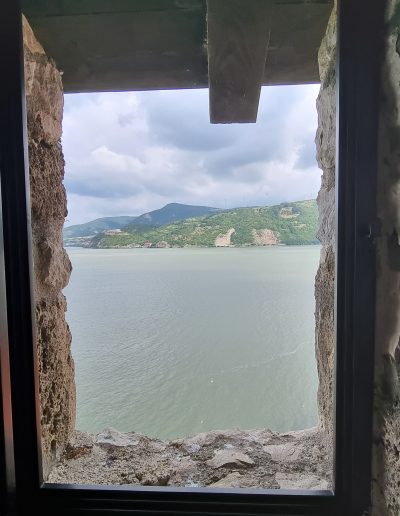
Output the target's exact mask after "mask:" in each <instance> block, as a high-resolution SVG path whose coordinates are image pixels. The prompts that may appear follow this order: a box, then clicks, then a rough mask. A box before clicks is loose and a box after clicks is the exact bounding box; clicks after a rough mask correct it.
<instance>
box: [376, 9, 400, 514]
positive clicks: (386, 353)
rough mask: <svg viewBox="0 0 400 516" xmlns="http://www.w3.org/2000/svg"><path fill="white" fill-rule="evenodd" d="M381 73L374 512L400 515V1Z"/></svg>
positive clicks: (390, 14) (390, 19) (390, 15)
mask: <svg viewBox="0 0 400 516" xmlns="http://www.w3.org/2000/svg"><path fill="white" fill-rule="evenodd" d="M385 38H386V41H385V55H384V61H383V66H382V72H381V94H380V117H379V147H378V192H377V209H378V218H379V220H380V223H381V235H380V237H379V238H377V283H376V287H377V298H376V359H375V365H376V369H375V407H374V409H375V410H374V412H375V419H374V449H373V491H372V494H373V514H374V515H375V516H385V515H389V516H397V515H398V514H400V497H399V486H400V386H399V373H400V358H399V352H398V351H399V339H400V88H399V81H400V1H399V0H389V2H388V8H387V13H386V36H385Z"/></svg>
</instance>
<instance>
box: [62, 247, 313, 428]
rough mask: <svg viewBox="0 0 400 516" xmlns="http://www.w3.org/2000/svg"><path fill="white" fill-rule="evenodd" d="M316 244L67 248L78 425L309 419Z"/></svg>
mask: <svg viewBox="0 0 400 516" xmlns="http://www.w3.org/2000/svg"><path fill="white" fill-rule="evenodd" d="M319 252H320V248H319V246H299V247H297V246H295V247H283V246H282V247H280V246H279V247H268V248H216V249H207V248H204V249H126V250H116V249H115V250H99V249H77V248H76V249H72V248H70V249H68V253H69V255H70V258H71V261H72V264H73V272H72V276H71V280H70V284H69V285H68V287H67V288H66V289H65V294H66V296H67V301H68V312H67V320H68V322H69V324H70V327H71V332H72V341H73V342H72V351H73V356H74V359H75V368H76V384H77V425H76V426H77V428H78V429H79V430H83V431H89V432H98V431H101V430H103V429H104V428H106V427H108V426H112V427H114V428H116V429H118V430H120V431H136V432H142V433H144V434H146V435H149V436H152V437H159V438H177V437H184V436H189V435H193V434H195V433H198V432H203V431H207V430H213V429H226V428H232V427H239V428H242V429H253V428H263V427H268V428H270V429H272V430H275V431H281V432H282V431H288V430H296V429H302V428H307V427H311V426H314V425H315V424H316V423H317V406H316V398H317V372H316V362H315V356H314V309H315V302H314V277H315V274H316V270H317V266H318V260H319Z"/></svg>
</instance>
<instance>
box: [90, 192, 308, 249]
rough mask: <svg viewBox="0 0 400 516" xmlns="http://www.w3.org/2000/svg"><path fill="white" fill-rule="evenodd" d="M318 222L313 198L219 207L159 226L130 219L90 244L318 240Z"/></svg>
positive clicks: (183, 244)
mask: <svg viewBox="0 0 400 516" xmlns="http://www.w3.org/2000/svg"><path fill="white" fill-rule="evenodd" d="M317 225H318V209H317V203H316V201H315V200H310V201H298V202H292V203H283V204H279V205H277V206H265V207H257V208H236V209H232V210H226V211H219V212H218V213H214V214H211V215H207V216H204V217H195V218H187V219H185V220H182V221H179V222H175V223H173V224H166V225H163V226H160V227H154V226H147V227H146V226H140V225H137V224H135V223H133V224H131V225H129V226H126V227H125V228H122V230H121V233H118V234H112V235H110V234H108V235H107V234H98V235H96V236H95V237H94V238H92V239H91V242H90V247H94V248H120V247H125V248H131V247H186V246H201V247H215V246H216V247H226V246H229V245H232V246H252V245H278V244H283V245H307V244H317V243H318V240H317V238H316V232H317Z"/></svg>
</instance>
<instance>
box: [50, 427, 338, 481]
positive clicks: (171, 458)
mask: <svg viewBox="0 0 400 516" xmlns="http://www.w3.org/2000/svg"><path fill="white" fill-rule="evenodd" d="M331 476H332V443H331V438H330V437H329V436H327V435H326V434H325V433H321V432H320V431H318V430H317V429H310V430H304V431H300V432H288V433H285V434H278V433H275V432H271V431H270V430H267V429H264V430H249V431H243V430H239V429H233V430H225V431H212V432H206V433H202V434H198V435H195V436H193V437H188V438H185V439H176V440H173V441H162V440H159V439H152V438H149V437H146V436H144V435H142V434H138V433H134V432H132V433H121V432H118V431H116V430H114V429H111V428H109V429H107V430H105V431H104V432H101V433H100V434H88V433H82V432H75V434H74V436H73V438H72V440H71V442H70V444H69V445H68V447H67V449H66V451H65V453H64V455H63V456H62V458H61V460H60V461H59V462H58V463H57V464H56V466H55V467H54V468H53V470H52V472H51V474H50V477H49V482H53V483H73V484H120V485H121V484H127V485H145V486H175V487H219V488H268V489H279V488H281V489H329V488H330V485H331Z"/></svg>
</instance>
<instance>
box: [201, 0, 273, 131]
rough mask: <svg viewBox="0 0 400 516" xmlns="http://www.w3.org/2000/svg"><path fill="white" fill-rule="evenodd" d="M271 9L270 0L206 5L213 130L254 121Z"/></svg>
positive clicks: (229, 0)
mask: <svg viewBox="0 0 400 516" xmlns="http://www.w3.org/2000/svg"><path fill="white" fill-rule="evenodd" d="M271 4H272V2H270V1H269V0H207V8H208V13H207V43H208V80H209V89H210V121H211V123H212V124H230V123H235V122H240V123H248V122H256V121H257V112H258V103H259V99H260V91H261V85H262V82H263V77H264V68H265V61H266V57H267V51H268V41H269V34H270V26H271Z"/></svg>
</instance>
